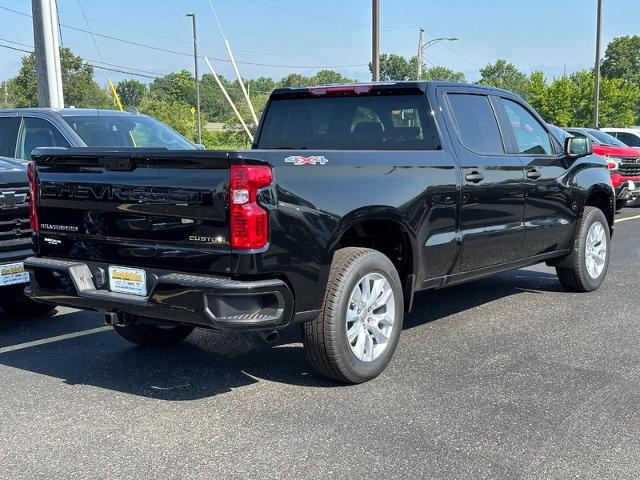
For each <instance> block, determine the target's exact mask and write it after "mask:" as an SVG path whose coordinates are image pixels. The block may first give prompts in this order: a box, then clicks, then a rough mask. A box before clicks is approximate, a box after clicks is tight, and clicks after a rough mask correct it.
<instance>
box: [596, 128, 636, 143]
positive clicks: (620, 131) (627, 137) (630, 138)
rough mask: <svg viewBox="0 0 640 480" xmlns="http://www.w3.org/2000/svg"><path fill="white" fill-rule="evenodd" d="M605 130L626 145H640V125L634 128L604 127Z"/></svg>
mask: <svg viewBox="0 0 640 480" xmlns="http://www.w3.org/2000/svg"><path fill="white" fill-rule="evenodd" d="M601 130H602V131H603V132H607V133H608V134H609V135H613V136H614V137H616V138H617V139H618V140H620V141H621V142H622V143H624V144H625V145H628V146H630V147H640V127H632V128H602V129H601Z"/></svg>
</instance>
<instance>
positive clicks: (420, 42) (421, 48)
mask: <svg viewBox="0 0 640 480" xmlns="http://www.w3.org/2000/svg"><path fill="white" fill-rule="evenodd" d="M457 40H459V38H456V37H441V38H434V39H433V40H429V41H428V42H427V43H424V29H422V28H421V29H420V37H419V39H418V74H417V76H416V78H417V79H418V81H420V80H421V79H422V62H423V61H424V50H425V49H426V48H429V47H430V46H431V45H434V44H436V43H438V42H455V41H457Z"/></svg>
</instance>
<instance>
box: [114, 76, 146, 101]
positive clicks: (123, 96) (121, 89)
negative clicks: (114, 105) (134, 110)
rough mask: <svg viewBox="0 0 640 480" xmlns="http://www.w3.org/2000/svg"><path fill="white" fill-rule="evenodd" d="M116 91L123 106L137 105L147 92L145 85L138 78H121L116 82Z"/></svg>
mask: <svg viewBox="0 0 640 480" xmlns="http://www.w3.org/2000/svg"><path fill="white" fill-rule="evenodd" d="M116 92H118V96H119V97H120V102H121V103H122V105H123V106H124V107H125V108H127V107H137V106H138V105H140V103H141V102H142V99H143V98H144V96H145V95H146V94H147V86H146V85H145V84H144V83H142V82H139V81H138V80H133V79H127V80H121V81H119V82H118V83H117V84H116Z"/></svg>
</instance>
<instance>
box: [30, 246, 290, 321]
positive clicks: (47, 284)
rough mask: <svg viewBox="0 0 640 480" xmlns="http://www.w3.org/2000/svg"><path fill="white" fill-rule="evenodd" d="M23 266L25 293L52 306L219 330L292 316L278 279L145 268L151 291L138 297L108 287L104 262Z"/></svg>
mask: <svg viewBox="0 0 640 480" xmlns="http://www.w3.org/2000/svg"><path fill="white" fill-rule="evenodd" d="M25 268H26V269H27V270H28V271H29V273H30V276H31V285H30V287H29V288H27V290H26V292H27V295H28V296H29V297H30V298H32V299H34V300H37V301H40V302H47V303H53V304H56V305H65V306H70V307H75V308H82V309H88V310H98V311H105V312H116V313H119V314H128V315H136V316H141V317H145V318H149V319H156V320H160V321H164V322H171V323H183V324H191V325H196V326H202V327H209V328H217V329H221V330H238V329H240V330H267V329H280V328H283V327H285V326H287V325H288V324H289V323H290V322H291V319H292V317H293V303H294V302H293V295H292V294H291V290H290V289H289V287H288V286H287V284H286V283H285V282H283V281H282V280H277V279H271V280H257V281H238V280H232V279H229V278H225V277H213V276H201V275H193V274H184V273H174V272H168V271H161V270H150V269H145V270H146V272H147V286H148V291H149V293H148V296H146V297H139V296H135V295H128V294H121V293H114V292H111V291H109V290H108V285H106V284H107V283H108V280H106V281H104V280H103V279H105V275H104V272H106V271H107V270H108V265H107V264H101V263H96V262H86V263H85V262H80V261H68V260H57V259H52V258H36V257H31V258H28V259H27V260H26V261H25ZM96 284H98V285H96ZM102 284H105V285H102Z"/></svg>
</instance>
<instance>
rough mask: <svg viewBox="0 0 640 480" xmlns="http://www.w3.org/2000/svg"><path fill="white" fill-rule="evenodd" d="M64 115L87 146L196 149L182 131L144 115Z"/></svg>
mask: <svg viewBox="0 0 640 480" xmlns="http://www.w3.org/2000/svg"><path fill="white" fill-rule="evenodd" d="M63 118H64V120H65V122H67V123H68V124H69V125H70V126H71V128H73V129H74V130H75V132H76V133H77V134H78V135H79V136H80V138H81V139H82V141H83V142H84V143H86V144H87V146H88V147H134V148H166V149H167V150H195V149H196V147H195V145H193V144H192V143H191V142H189V141H188V140H187V139H186V138H184V137H183V136H182V135H180V134H179V133H177V132H175V131H174V130H172V129H171V128H169V127H167V126H166V125H164V124H163V123H160V122H158V121H157V120H154V119H153V118H151V117H146V116H144V115H109V114H98V115H87V116H76V115H65V116H63Z"/></svg>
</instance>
